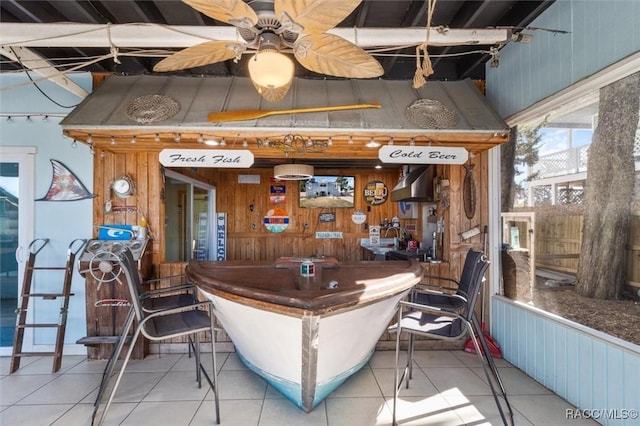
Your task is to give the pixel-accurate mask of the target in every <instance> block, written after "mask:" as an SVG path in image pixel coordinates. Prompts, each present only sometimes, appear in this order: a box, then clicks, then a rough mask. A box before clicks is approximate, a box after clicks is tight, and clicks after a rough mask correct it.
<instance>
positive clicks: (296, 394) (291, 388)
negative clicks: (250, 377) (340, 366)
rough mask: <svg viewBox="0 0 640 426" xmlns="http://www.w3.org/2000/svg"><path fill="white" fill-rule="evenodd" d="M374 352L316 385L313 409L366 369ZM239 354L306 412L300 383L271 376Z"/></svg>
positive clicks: (241, 358) (245, 363)
mask: <svg viewBox="0 0 640 426" xmlns="http://www.w3.org/2000/svg"><path fill="white" fill-rule="evenodd" d="M374 352H375V348H373V349H372V350H371V352H369V353H368V354H367V355H366V356H365V357H364V358H363V359H362V361H360V362H359V363H358V364H356V365H355V366H353V367H352V368H350V369H349V370H347V371H345V372H344V373H342V374H339V375H337V376H335V377H333V378H331V379H330V380H328V381H326V382H323V383H318V384H316V392H315V399H314V400H313V407H314V408H315V407H316V406H317V405H318V404H320V403H321V402H322V401H324V399H325V398H326V397H328V396H329V395H330V394H331V392H333V391H334V390H336V389H337V388H338V387H339V386H340V385H341V384H342V383H344V382H345V381H346V380H347V379H348V378H349V377H351V376H352V375H353V374H354V373H356V372H357V371H358V370H360V369H361V368H362V367H364V366H365V365H366V364H367V362H369V359H371V356H372V355H373V353H374ZM237 353H238V357H239V358H240V360H241V361H242V363H243V364H244V365H246V366H247V368H248V369H249V370H251V371H253V372H254V373H256V374H257V375H259V376H260V377H262V378H263V379H265V380H266V381H267V383H269V384H270V385H271V386H273V387H274V388H275V389H276V390H277V391H278V392H280V393H281V394H282V395H284V396H285V397H286V398H287V399H288V400H289V401H291V402H293V403H294V404H295V405H297V406H298V407H300V408H302V409H303V410H304V407H303V406H302V388H301V385H300V384H299V383H294V382H292V381H290V380H285V379H283V378H281V377H276V376H274V375H273V374H270V373H268V372H266V371H264V370H262V369H261V368H258V367H257V366H255V365H254V364H252V363H251V362H249V361H248V360H247V359H246V358H245V357H244V356H242V353H240V352H239V351H237Z"/></svg>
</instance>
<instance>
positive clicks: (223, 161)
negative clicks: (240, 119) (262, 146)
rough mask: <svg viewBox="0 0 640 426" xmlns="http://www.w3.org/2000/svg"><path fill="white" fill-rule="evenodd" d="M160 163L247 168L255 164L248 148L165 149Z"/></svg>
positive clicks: (182, 165) (183, 165)
mask: <svg viewBox="0 0 640 426" xmlns="http://www.w3.org/2000/svg"><path fill="white" fill-rule="evenodd" d="M160 164H162V165H163V166H167V167H222V168H238V169H246V168H249V167H251V166H252V165H253V153H252V152H251V151H249V150H247V149H163V150H162V151H160Z"/></svg>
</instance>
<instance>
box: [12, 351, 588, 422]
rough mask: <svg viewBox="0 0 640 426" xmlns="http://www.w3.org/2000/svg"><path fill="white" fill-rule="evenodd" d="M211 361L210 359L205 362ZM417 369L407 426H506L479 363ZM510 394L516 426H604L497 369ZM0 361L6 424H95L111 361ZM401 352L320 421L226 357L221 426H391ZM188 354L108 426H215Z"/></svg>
mask: <svg viewBox="0 0 640 426" xmlns="http://www.w3.org/2000/svg"><path fill="white" fill-rule="evenodd" d="M204 355H205V356H203V360H204V361H205V362H206V361H207V360H209V366H210V363H211V358H210V356H207V355H206V354H204ZM415 360H416V364H417V367H416V368H414V379H413V380H412V381H411V386H410V388H409V389H408V390H405V389H403V391H402V392H401V394H400V398H399V402H398V408H399V411H398V421H399V424H400V425H474V426H475V425H484V424H495V425H499V424H501V421H500V417H499V415H498V411H497V409H496V406H495V404H494V402H493V398H492V396H491V393H490V391H489V388H488V386H487V385H486V384H485V382H484V373H483V370H482V368H481V366H480V365H479V363H478V360H477V357H476V355H474V354H468V353H465V352H463V351H417V352H416V356H415ZM497 361H498V366H499V368H500V374H501V377H502V380H503V381H504V383H505V387H506V388H507V393H508V394H509V395H510V401H511V404H512V406H513V408H514V413H515V423H516V425H563V424H566V425H571V426H579V425H586V424H590V425H593V424H596V423H593V422H591V421H587V420H568V419H566V410H567V409H570V408H573V407H572V406H571V405H570V404H569V403H567V402H566V401H564V400H563V399H562V398H560V397H558V396H556V395H554V394H553V393H552V392H550V391H549V390H548V389H546V388H544V387H543V386H541V385H540V384H538V383H537V382H535V381H534V380H532V379H531V378H529V377H528V376H526V375H525V374H524V373H522V372H521V371H520V370H518V369H516V368H514V367H513V366H511V365H510V364H509V363H507V362H506V361H504V360H497ZM9 362H10V358H9V357H0V369H1V375H0V425H7V426H8V425H11V426H15V425H29V426H35V425H56V426H69V425H73V426H75V425H90V424H91V413H92V410H93V401H94V399H95V396H96V392H97V387H98V385H99V383H100V379H101V377H102V370H103V368H104V365H105V361H92V360H87V359H86V357H82V356H65V357H64V360H63V364H62V368H61V370H60V371H59V372H58V373H55V374H51V366H52V358H51V357H42V358H39V357H38V358H25V359H23V360H22V365H21V368H20V369H19V370H18V371H17V372H16V373H14V374H11V375H9V374H8V371H9ZM393 362H394V352H392V351H378V352H376V353H375V354H374V356H373V357H372V359H371V360H370V362H369V363H368V364H367V365H366V366H365V367H364V368H363V369H362V370H360V371H359V372H358V373H356V374H355V375H353V376H352V377H351V378H349V379H348V380H347V381H346V382H345V383H344V384H343V385H342V386H341V387H339V388H338V389H336V390H335V391H334V392H333V393H332V394H331V395H330V396H329V397H328V398H327V399H326V400H325V401H323V402H322V403H320V405H318V406H317V407H316V408H315V409H314V410H313V411H312V412H310V413H308V414H307V413H304V412H303V411H302V410H300V409H298V408H297V407H296V406H294V405H293V404H292V403H291V402H289V401H288V400H287V399H285V398H284V397H282V396H281V395H280V394H279V393H278V392H277V391H275V390H274V389H273V388H272V387H270V386H269V385H267V383H266V382H265V381H264V380H263V379H262V378H260V377H259V376H257V375H256V374H254V373H253V372H251V371H249V370H248V369H246V368H245V367H244V365H243V364H242V363H241V362H240V361H239V359H238V357H237V356H236V354H234V353H220V354H219V355H218V364H219V369H220V373H219V376H218V377H219V386H220V411H221V421H222V425H225V426H232V425H238V426H251V425H259V426H267V425H274V426H283V425H295V426H302V425H313V426H315V425H331V426H337V425H345V426H360V425H362V426H371V425H389V424H390V423H391V403H392V401H393V399H392V394H393V375H394V369H393ZM194 375H195V373H194V367H193V361H192V360H191V359H189V358H188V356H187V355H186V354H167V355H160V356H158V355H150V356H148V357H147V358H146V359H144V360H141V361H131V362H130V364H129V366H128V367H127V371H126V373H125V375H124V379H123V381H122V383H121V384H120V387H119V389H118V391H117V393H116V397H115V402H114V404H113V405H112V407H111V409H110V410H109V412H108V413H107V417H106V420H105V424H108V425H137V426H139V425H171V426H179V425H205V424H207V425H211V424H215V413H214V408H213V398H212V394H211V390H210V389H209V387H208V385H207V384H206V381H203V387H202V388H201V389H198V387H197V384H196V382H195V378H194Z"/></svg>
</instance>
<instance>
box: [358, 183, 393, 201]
mask: <svg viewBox="0 0 640 426" xmlns="http://www.w3.org/2000/svg"><path fill="white" fill-rule="evenodd" d="M388 193H389V191H387V185H385V184H384V182H381V181H379V180H372V181H369V182H367V184H366V185H365V186H364V199H365V201H366V202H367V203H369V204H371V205H372V206H377V205H379V204H382V203H384V202H385V201H387V195H388Z"/></svg>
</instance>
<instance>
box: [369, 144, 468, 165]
mask: <svg viewBox="0 0 640 426" xmlns="http://www.w3.org/2000/svg"><path fill="white" fill-rule="evenodd" d="M378 158H379V159H380V161H382V162H383V163H400V164H464V163H466V162H467V159H469V153H468V152H467V150H466V149H464V148H458V147H439V146H399V145H384V146H382V147H380V150H378Z"/></svg>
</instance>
